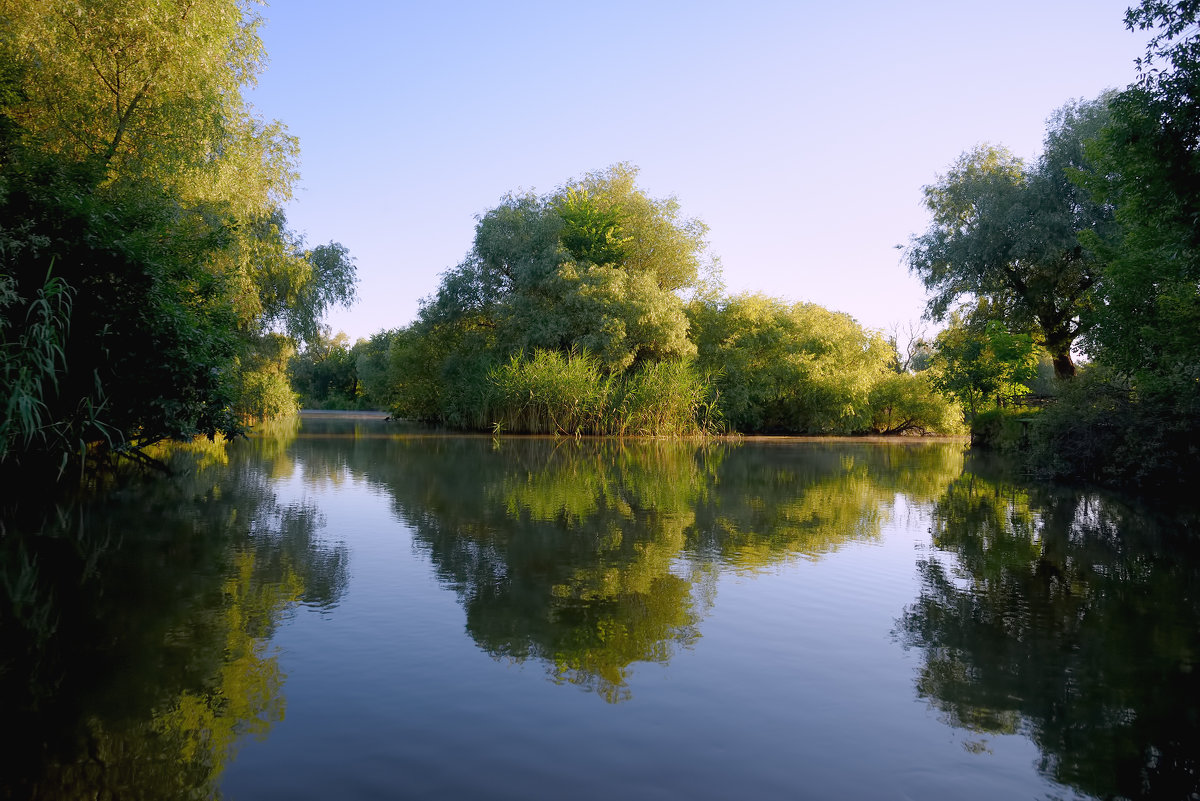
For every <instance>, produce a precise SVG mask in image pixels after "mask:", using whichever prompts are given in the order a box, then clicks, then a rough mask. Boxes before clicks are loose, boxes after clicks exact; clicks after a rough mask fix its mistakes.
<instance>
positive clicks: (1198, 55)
mask: <svg viewBox="0 0 1200 801" xmlns="http://www.w3.org/2000/svg"><path fill="white" fill-rule="evenodd" d="M1198 15H1200V5H1197V4H1196V3H1195V2H1193V1H1192V0H1181V1H1180V2H1176V3H1169V2H1161V1H1160V0H1144V2H1142V3H1141V4H1140V5H1139V6H1137V7H1135V8H1132V9H1130V10H1129V12H1128V13H1127V14H1126V18H1125V22H1126V25H1127V27H1129V28H1130V29H1131V30H1133V29H1136V30H1144V31H1150V32H1151V36H1150V39H1149V43H1148V46H1147V52H1146V55H1145V57H1144V58H1142V59H1140V60H1139V62H1138V69H1139V79H1138V81H1137V82H1136V83H1135V84H1134V85H1133V86H1130V87H1129V88H1128V89H1126V90H1125V91H1123V92H1120V93H1107V94H1105V95H1102V96H1101V97H1099V98H1097V99H1096V100H1094V101H1089V102H1076V103H1070V104H1068V105H1067V106H1065V107H1064V108H1063V109H1062V110H1061V111H1060V112H1058V113H1057V114H1056V115H1055V116H1054V117H1053V118H1052V119H1051V121H1050V125H1049V132H1048V134H1047V137H1046V147H1045V152H1044V154H1043V156H1042V158H1041V159H1040V160H1039V161H1038V163H1037V165H1036V166H1035V167H1033V168H1030V167H1027V166H1025V165H1023V164H1022V163H1020V162H1019V161H1017V160H1015V159H1013V158H1012V157H1011V156H1009V155H1008V154H1007V153H1005V152H1004V151H1002V150H999V149H996V148H990V147H981V148H977V149H976V150H974V151H972V152H970V153H968V154H967V155H965V156H964V157H963V158H962V159H961V160H960V161H959V162H958V163H957V164H956V165H955V166H954V168H953V169H952V170H951V171H950V173H949V174H948V175H947V176H944V177H942V178H940V179H939V180H938V182H937V183H936V184H934V185H933V186H930V187H928V188H927V189H926V200H927V204H928V205H929V208H930V210H931V211H932V212H933V215H934V220H933V224H932V225H931V227H930V228H929V230H928V231H927V232H926V233H925V234H923V235H921V236H919V237H917V238H916V239H914V242H913V246H912V248H911V249H910V251H909V264H910V267H911V268H912V269H913V270H914V271H915V272H916V273H917V274H918V275H919V276H920V277H921V278H922V279H923V280H924V281H925V283H926V285H927V286H928V287H929V288H930V289H932V290H934V293H935V294H934V296H933V297H932V298H931V300H930V303H929V308H928V313H929V315H930V316H931V317H934V318H942V317H944V316H946V315H947V314H948V313H949V312H950V311H951V310H952V306H953V304H954V303H956V302H960V301H961V302H965V303H966V304H967V305H970V304H974V309H973V310H972V311H971V313H970V315H968V317H969V318H970V319H972V320H973V321H974V323H975V324H976V325H975V328H976V331H975V332H972V331H970V327H971V326H966V327H965V328H964V327H963V326H961V325H958V324H956V325H952V326H951V328H950V329H948V330H947V331H946V332H943V334H942V335H940V336H939V338H938V342H937V344H938V357H936V358H935V364H936V363H937V362H938V360H940V361H941V363H942V364H943V370H942V371H941V379H940V380H941V381H942V384H943V386H944V387H945V388H946V389H948V390H950V391H952V392H955V393H956V394H958V395H959V397H960V398H962V399H963V401H964V403H965V404H966V405H967V406H969V407H974V406H975V403H974V401H972V400H971V397H972V396H976V397H978V398H979V399H980V400H986V399H987V398H988V396H989V395H991V396H992V397H993V399H994V400H995V401H1000V400H1002V399H1003V395H1004V394H1005V390H1003V389H995V390H992V391H990V392H989V390H988V389H987V388H988V387H989V386H995V387H1001V386H1003V385H1004V384H1005V383H1008V385H1009V386H1010V387H1012V386H1013V385H1012V384H1011V381H1010V378H1012V377H1015V378H1020V375H1019V374H1018V373H1014V372H1013V370H1012V368H1014V367H1021V366H1022V365H1024V366H1026V368H1027V366H1028V365H1029V364H1030V363H1031V361H1032V357H1031V356H1030V357H1028V358H1027V356H1028V354H1027V353H1026V351H1025V344H1024V342H1023V340H1022V339H1021V338H1022V337H1024V336H1025V335H1027V334H1033V335H1034V336H1035V337H1036V338H1037V339H1038V340H1039V342H1040V344H1041V345H1043V346H1044V347H1045V348H1046V349H1047V350H1048V351H1049V352H1050V354H1051V355H1052V356H1053V358H1054V365H1055V368H1056V369H1055V371H1056V373H1057V375H1058V377H1059V378H1060V379H1066V378H1070V377H1072V376H1073V375H1074V374H1075V369H1074V366H1073V363H1072V358H1071V350H1072V348H1073V347H1081V348H1082V349H1083V350H1084V352H1086V353H1087V354H1088V355H1089V356H1090V357H1091V364H1090V365H1089V370H1088V373H1087V375H1086V377H1084V378H1082V379H1080V380H1079V381H1080V383H1078V384H1076V385H1072V383H1071V382H1066V381H1060V382H1059V385H1058V386H1057V387H1056V388H1055V394H1057V395H1058V400H1057V403H1055V404H1053V405H1051V406H1050V407H1048V408H1046V409H1045V410H1044V411H1042V412H1041V413H1039V414H1037V415H1036V416H1035V418H1034V419H1033V425H1032V426H1031V427H1030V428H1029V430H1028V431H1027V432H1023V435H1022V437H1021V438H1020V439H1021V440H1022V441H1021V442H1020V448H1021V450H1022V452H1023V453H1026V454H1027V455H1029V456H1031V457H1032V464H1033V466H1034V467H1035V468H1036V469H1037V470H1038V471H1039V472H1041V473H1042V474H1044V475H1047V476H1058V477H1072V478H1083V479H1087V480H1098V481H1104V482H1108V483H1114V484H1119V485H1122V486H1131V487H1138V488H1140V489H1142V490H1151V491H1160V490H1170V489H1172V488H1180V487H1186V486H1188V485H1189V484H1190V483H1191V481H1192V480H1194V478H1195V476H1196V475H1197V473H1198V472H1200V226H1198V225H1197V221H1198V220H1200V109H1198V108H1197V103H1196V98H1197V97H1198V96H1200V36H1198V32H1200V26H1198V20H1197V16H1198ZM983 321H990V322H988V323H987V324H986V325H984V326H982V327H980V326H979V325H978V323H980V322H983ZM1016 345H1019V346H1020V347H1017V348H1016V349H1015V350H1014V349H1013V347H1012V346H1016ZM989 347H990V350H991V352H992V353H993V354H995V355H996V356H1000V357H1001V358H998V359H992V358H991V357H990V356H989ZM1004 351H1007V352H1008V353H1009V358H1004V357H1002V352H1004ZM964 357H965V358H964ZM991 362H995V364H994V365H992V366H993V367H996V368H1003V369H990V368H989V363H991ZM1006 374H1007V375H1008V376H1009V378H1006V377H1005V376H1006ZM1026 380H1027V379H1026ZM956 384H957V385H958V386H957V387H956V386H955V385H956ZM964 390H965V391H966V392H967V393H968V394H964ZM1018 391H1019V390H1017V389H1016V388H1015V387H1014V388H1013V389H1012V390H1011V391H1010V392H1009V394H1015V393H1016V392H1018ZM996 419H997V420H999V419H1000V418H996ZM994 428H995V427H994ZM996 430H1000V429H999V428H996ZM1024 433H1028V435H1029V441H1028V442H1024V441H1023V440H1024ZM1007 438H1008V439H1009V440H1014V437H1011V436H1008V437H1007ZM1013 444H1014V446H1016V442H1015V441H1014V442H1013Z"/></svg>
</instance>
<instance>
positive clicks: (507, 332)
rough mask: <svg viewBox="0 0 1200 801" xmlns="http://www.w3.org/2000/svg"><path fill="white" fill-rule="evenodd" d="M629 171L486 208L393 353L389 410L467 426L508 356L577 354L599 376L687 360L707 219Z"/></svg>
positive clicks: (709, 264)
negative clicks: (690, 214) (645, 186)
mask: <svg viewBox="0 0 1200 801" xmlns="http://www.w3.org/2000/svg"><path fill="white" fill-rule="evenodd" d="M636 179H637V170H636V168H634V167H632V166H630V165H627V164H618V165H615V166H612V167H610V168H608V169H607V170H603V171H601V172H595V173H588V174H586V175H584V176H583V177H581V178H578V179H575V180H572V181H569V182H567V183H566V184H564V185H563V186H562V187H560V188H559V189H557V190H556V191H554V192H551V193H549V194H546V195H536V194H533V193H524V194H516V195H508V196H507V197H505V198H504V199H503V200H501V202H500V204H499V205H497V206H496V207H495V208H494V209H491V210H490V211H488V212H487V213H485V214H483V215H482V216H481V217H480V218H479V221H478V224H477V226H476V229H475V239H474V244H473V247H472V248H471V251H470V253H469V254H468V255H467V257H466V259H464V260H463V261H462V262H461V263H460V264H458V265H457V266H456V267H454V268H452V269H450V270H449V271H447V272H446V273H445V275H444V276H443V278H442V282H441V285H440V286H439V288H438V291H437V293H436V294H435V295H434V296H433V297H432V298H431V299H429V301H428V302H427V303H426V304H425V305H424V306H423V308H422V310H421V313H420V319H419V320H418V322H417V323H416V324H415V325H414V326H413V328H412V330H411V331H410V332H408V333H406V334H405V335H404V336H403V337H402V338H401V340H400V344H399V346H398V347H396V348H395V349H394V355H395V356H396V360H395V363H394V369H393V374H394V380H395V381H396V383H397V385H402V389H401V391H400V393H399V394H400V395H401V398H400V400H399V402H398V406H397V409H398V411H400V412H401V413H405V414H415V415H417V416H420V417H427V418H438V419H442V420H448V421H450V422H459V423H460V424H467V425H471V423H470V422H469V420H470V419H472V418H474V417H475V416H476V415H475V412H477V411H478V410H479V407H480V404H481V403H483V400H482V399H481V398H480V396H479V387H480V386H482V385H483V384H485V383H486V375H487V373H488V371H489V370H490V369H491V368H492V367H495V366H497V365H499V364H503V363H507V362H508V361H509V359H510V358H511V357H512V356H514V355H516V356H527V357H533V356H534V354H535V353H538V352H552V353H561V354H568V353H572V352H575V353H585V352H586V353H587V354H588V357H589V359H593V360H596V361H597V362H598V364H599V365H600V368H601V372H602V373H603V375H604V376H605V377H606V378H607V377H620V376H623V375H625V374H627V373H630V372H631V371H634V372H636V371H639V370H642V369H643V368H647V367H649V366H651V365H655V364H658V363H661V362H664V361H671V360H678V359H689V358H691V357H692V356H694V354H695V346H694V345H693V344H692V342H691V341H690V340H689V339H688V319H687V316H686V314H685V313H684V302H683V297H684V295H685V294H687V293H688V292H692V291H695V290H697V289H698V288H699V287H700V286H701V284H702V281H703V280H704V278H705V276H706V275H708V274H709V273H710V272H711V271H712V270H714V269H715V266H714V262H713V260H712V259H711V258H710V257H709V256H708V255H707V252H706V251H707V241H706V239H705V235H706V233H707V227H706V226H705V225H704V224H703V223H702V222H700V221H698V220H696V219H692V218H687V217H685V216H683V215H682V214H681V210H680V206H679V203H678V201H677V200H676V199H675V198H673V197H668V198H664V199H656V198H652V197H650V196H649V195H648V194H646V192H645V191H644V190H642V189H641V188H639V187H638V186H637V182H636ZM418 396H419V397H420V398H421V401H420V402H414V400H413V399H414V398H417V397H418ZM464 421H465V422H464Z"/></svg>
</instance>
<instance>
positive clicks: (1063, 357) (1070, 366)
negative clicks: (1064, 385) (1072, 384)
mask: <svg viewBox="0 0 1200 801" xmlns="http://www.w3.org/2000/svg"><path fill="white" fill-rule="evenodd" d="M1050 357H1051V358H1052V359H1053V360H1054V377H1055V378H1074V377H1075V362H1073V361H1071V348H1070V347H1069V346H1068V347H1066V348H1063V349H1061V350H1059V351H1058V352H1057V353H1054V352H1052V353H1051V354H1050Z"/></svg>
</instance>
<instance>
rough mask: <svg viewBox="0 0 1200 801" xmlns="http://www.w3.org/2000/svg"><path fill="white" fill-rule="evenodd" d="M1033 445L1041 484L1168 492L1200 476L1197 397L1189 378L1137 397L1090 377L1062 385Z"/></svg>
mask: <svg viewBox="0 0 1200 801" xmlns="http://www.w3.org/2000/svg"><path fill="white" fill-rule="evenodd" d="M1030 439H1031V441H1030V449H1029V463H1030V466H1031V468H1032V469H1033V470H1034V471H1035V472H1036V473H1038V474H1039V475H1041V476H1043V477H1047V478H1056V479H1070V480H1085V481H1095V482H1099V483H1103V484H1109V485H1112V486H1118V487H1121V488H1124V489H1137V490H1141V491H1151V492H1155V493H1170V492H1173V491H1175V490H1178V489H1182V488H1184V487H1187V486H1190V485H1191V483H1192V482H1193V481H1194V479H1195V476H1196V475H1197V474H1198V473H1200V392H1198V391H1197V389H1196V387H1195V381H1194V380H1188V378H1187V377H1186V376H1184V377H1182V378H1181V380H1180V381H1178V382H1175V384H1174V385H1173V386H1171V387H1161V388H1156V389H1155V391H1152V392H1150V391H1145V390H1143V391H1141V392H1138V391H1136V390H1134V389H1132V388H1130V386H1129V385H1128V384H1126V383H1125V382H1123V381H1121V380H1119V379H1117V378H1115V377H1114V376H1112V375H1111V374H1107V373H1105V372H1104V371H1102V370H1092V371H1089V372H1088V373H1087V374H1085V375H1084V376H1081V377H1079V378H1077V379H1076V380H1075V381H1072V382H1070V383H1069V384H1067V385H1066V386H1064V388H1063V390H1062V393H1061V395H1060V396H1059V400H1058V402H1057V403H1055V404H1054V405H1052V406H1050V407H1048V408H1047V409H1046V410H1045V411H1044V412H1043V413H1042V414H1040V415H1038V417H1037V419H1036V421H1035V424H1034V425H1033V427H1032V430H1031V438H1030Z"/></svg>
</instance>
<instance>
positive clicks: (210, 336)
mask: <svg viewBox="0 0 1200 801" xmlns="http://www.w3.org/2000/svg"><path fill="white" fill-rule="evenodd" d="M255 5H256V4H255V3H251V2H242V1H239V0H0V64H2V65H3V67H2V68H0V207H2V209H0V212H2V213H0V219H3V220H4V222H3V224H2V225H0V317H2V319H0V345H2V347H3V350H2V354H3V356H2V358H3V369H4V372H5V374H6V376H7V375H9V374H13V373H17V374H21V373H22V371H24V373H23V374H25V375H29V374H30V371H29V370H28V369H27V368H28V365H27V364H23V363H19V362H20V359H21V358H22V356H21V354H23V353H25V354H27V353H29V352H30V349H31V348H32V350H33V352H45V353H51V354H53V355H54V358H53V359H50V360H46V359H43V360H42V361H41V363H40V366H39V369H37V370H34V372H36V373H37V376H36V380H30V381H26V382H24V383H23V384H21V385H20V387H19V388H18V389H15V390H10V387H16V386H17V385H16V384H14V383H10V382H7V381H6V382H5V383H6V385H5V391H6V396H5V397H4V398H3V401H4V404H5V411H4V414H5V420H4V438H3V446H2V448H0V458H3V459H5V460H9V463H10V464H11V463H12V462H11V460H12V459H16V458H18V457H20V458H23V459H26V460H28V459H31V458H34V457H35V456H36V454H38V453H41V454H43V455H47V454H51V455H53V454H61V453H64V452H69V451H77V450H78V449H79V448H80V446H82V445H87V444H88V443H94V442H97V441H99V442H103V443H106V444H107V445H111V446H113V447H115V448H117V449H118V450H125V451H127V452H136V448H137V446H139V445H141V444H144V443H146V442H149V441H153V440H156V439H161V438H163V437H187V436H191V435H194V434H197V433H204V434H210V435H211V434H215V433H217V432H230V431H235V430H237V428H238V422H237V419H236V416H235V414H234V412H235V411H236V406H237V404H238V402H239V398H238V397H237V394H236V387H237V386H238V385H239V384H243V385H244V384H245V383H246V382H245V381H243V380H240V379H239V374H243V377H244V374H245V373H246V372H247V371H250V372H253V371H254V370H255V369H256V367H257V365H256V364H255V357H254V354H255V353H257V352H258V351H260V350H261V348H259V347H257V345H258V344H259V341H260V339H261V338H262V337H263V336H264V335H266V334H269V333H271V332H272V331H280V332H283V333H286V334H288V335H289V336H292V337H297V336H304V335H306V334H307V333H308V332H310V331H314V330H315V329H316V324H315V322H314V319H315V318H317V317H319V316H320V314H321V313H322V312H323V311H324V310H325V308H326V307H327V306H328V305H329V304H330V303H339V302H347V301H348V300H349V299H350V298H351V297H352V295H353V289H354V284H353V264H352V262H351V260H350V259H349V257H348V256H347V255H346V253H345V250H344V249H342V248H340V246H336V245H333V244H331V245H329V246H325V247H323V248H319V249H315V250H310V249H308V248H307V247H306V246H305V244H304V242H303V239H302V238H301V237H299V236H297V235H296V234H294V233H292V232H290V231H289V230H288V229H287V226H286V222H285V220H284V218H283V214H282V211H281V209H282V205H283V203H284V202H285V201H286V200H287V199H288V197H289V195H290V192H291V186H292V183H293V181H294V179H295V174H296V173H295V162H296V153H297V147H296V142H295V140H294V139H293V138H292V137H290V136H288V135H287V134H286V132H285V131H284V129H283V127H282V126H281V125H280V124H279V123H276V122H267V121H263V120H261V119H259V118H258V117H257V116H256V115H255V114H254V112H253V110H252V109H251V108H250V107H249V106H248V105H247V104H246V103H245V101H244V99H243V98H242V93H241V92H242V89H243V88H244V87H245V86H247V85H249V84H252V83H253V81H254V79H255V76H256V75H257V73H258V71H259V70H260V69H261V67H262V65H263V59H264V53H263V47H262V42H261V40H260V39H259V37H258V34H257V29H258V26H259V24H260V22H261V20H260V18H259V17H258V15H257V14H256V13H255ZM47 293H49V294H50V295H52V296H53V297H54V298H55V299H56V300H55V303H54V305H53V310H52V311H53V313H50V314H48V315H47V314H42V319H44V320H45V321H46V325H45V326H43V327H42V329H40V330H39V331H38V332H33V331H31V330H30V329H29V328H28V326H26V325H25V320H27V319H28V318H29V316H30V314H31V313H32V312H34V311H37V310H41V311H42V312H45V311H46V309H47V306H46V304H45V303H44V302H43V299H44V298H45V297H46V296H47ZM35 334H36V336H37V337H40V338H41V339H40V343H41V345H42V346H44V347H39V346H38V343H36V342H31V341H29V340H30V337H31V336H33V335H35ZM56 458H57V457H56Z"/></svg>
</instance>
